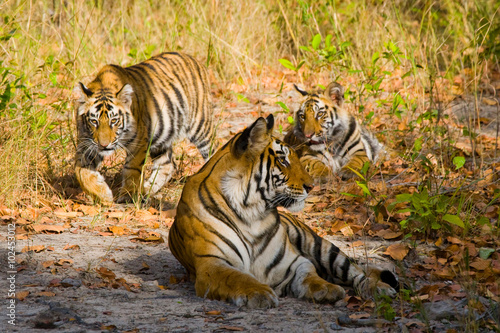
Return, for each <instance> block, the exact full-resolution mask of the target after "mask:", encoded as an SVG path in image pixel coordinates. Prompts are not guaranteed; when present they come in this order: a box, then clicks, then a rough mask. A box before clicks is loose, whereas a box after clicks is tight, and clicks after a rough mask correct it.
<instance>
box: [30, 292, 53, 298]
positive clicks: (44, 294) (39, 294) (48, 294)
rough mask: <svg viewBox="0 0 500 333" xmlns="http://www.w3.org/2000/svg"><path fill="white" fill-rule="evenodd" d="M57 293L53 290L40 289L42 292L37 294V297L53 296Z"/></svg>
mask: <svg viewBox="0 0 500 333" xmlns="http://www.w3.org/2000/svg"><path fill="white" fill-rule="evenodd" d="M55 295H56V294H55V293H53V292H52V291H40V292H38V293H36V294H35V296H37V297H40V296H46V297H53V296H55Z"/></svg>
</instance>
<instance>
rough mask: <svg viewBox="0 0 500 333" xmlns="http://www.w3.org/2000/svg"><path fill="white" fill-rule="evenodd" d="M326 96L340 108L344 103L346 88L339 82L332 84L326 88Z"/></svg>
mask: <svg viewBox="0 0 500 333" xmlns="http://www.w3.org/2000/svg"><path fill="white" fill-rule="evenodd" d="M325 96H326V97H327V98H329V99H331V100H332V101H333V102H334V103H335V104H337V105H338V106H342V103H344V87H342V85H340V83H338V82H332V83H330V84H329V85H328V87H326V89H325Z"/></svg>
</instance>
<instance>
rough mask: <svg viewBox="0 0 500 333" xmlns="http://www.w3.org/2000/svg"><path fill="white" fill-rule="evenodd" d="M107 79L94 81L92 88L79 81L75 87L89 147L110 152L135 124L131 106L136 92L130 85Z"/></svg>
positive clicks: (79, 122) (81, 126)
mask: <svg viewBox="0 0 500 333" xmlns="http://www.w3.org/2000/svg"><path fill="white" fill-rule="evenodd" d="M104 81H106V80H100V81H93V82H91V83H90V84H89V86H88V87H86V86H85V85H84V84H83V83H81V82H79V83H78V84H77V85H76V87H75V89H74V92H75V94H76V96H77V99H76V102H75V107H76V115H77V126H78V131H79V133H80V135H81V138H80V139H82V142H81V144H82V145H83V147H85V150H86V151H88V150H89V149H90V150H91V151H92V152H95V153H98V154H100V155H109V154H111V153H112V152H113V151H114V150H116V149H117V148H118V147H119V146H120V140H121V139H123V136H124V135H125V134H126V133H127V132H128V130H129V128H130V127H131V126H132V125H133V121H134V120H133V117H132V115H131V111H130V108H131V105H132V95H133V93H134V91H133V89H132V86H131V85H130V84H124V85H123V84H121V85H120V84H118V83H117V82H116V80H111V82H107V83H106V82H104ZM118 82H119V81H118Z"/></svg>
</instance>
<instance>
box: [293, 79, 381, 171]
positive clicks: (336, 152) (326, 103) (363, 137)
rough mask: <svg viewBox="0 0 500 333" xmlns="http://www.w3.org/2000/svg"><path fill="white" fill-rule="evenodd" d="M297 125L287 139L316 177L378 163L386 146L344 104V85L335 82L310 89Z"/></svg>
mask: <svg viewBox="0 0 500 333" xmlns="http://www.w3.org/2000/svg"><path fill="white" fill-rule="evenodd" d="M294 87H295V89H296V90H297V91H298V92H299V93H300V94H301V95H302V96H305V100H304V101H303V102H302V103H301V105H300V107H299V109H298V110H297V112H295V117H294V125H293V127H292V128H291V129H290V130H289V131H288V133H287V134H286V135H285V138H284V141H285V142H286V143H288V144H290V145H292V147H294V148H295V149H296V151H297V153H298V154H299V158H300V161H301V163H302V164H303V165H304V166H305V168H306V170H307V171H308V172H309V173H310V174H311V175H312V176H313V178H314V179H316V180H320V181H326V180H327V179H328V178H329V177H330V176H331V175H332V174H339V175H340V176H342V178H349V177H350V176H352V175H353V174H354V172H353V170H355V171H357V172H359V170H361V169H362V168H363V166H364V164H365V163H366V162H368V161H370V162H371V163H375V162H376V161H377V160H378V159H379V157H380V156H381V154H382V153H383V152H384V151H385V148H384V146H383V145H382V144H381V143H380V142H379V141H378V140H377V138H376V137H375V136H374V135H373V134H372V133H370V132H369V131H368V130H367V129H366V128H364V127H363V126H361V125H360V124H359V122H358V121H357V120H356V118H355V117H354V116H353V115H352V114H350V113H349V112H348V111H347V110H346V109H345V108H344V107H343V102H344V87H342V85H340V84H339V83H338V82H331V83H330V84H329V85H328V86H327V87H326V89H325V90H324V91H321V90H320V91H315V92H311V93H309V92H307V91H305V90H303V89H301V88H299V87H298V86H296V85H294Z"/></svg>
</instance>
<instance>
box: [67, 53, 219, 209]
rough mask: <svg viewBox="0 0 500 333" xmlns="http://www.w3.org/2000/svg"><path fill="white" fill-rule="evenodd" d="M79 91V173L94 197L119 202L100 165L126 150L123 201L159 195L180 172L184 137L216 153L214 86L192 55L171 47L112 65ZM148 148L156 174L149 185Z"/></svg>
mask: <svg viewBox="0 0 500 333" xmlns="http://www.w3.org/2000/svg"><path fill="white" fill-rule="evenodd" d="M74 91H75V93H76V95H77V100H76V103H75V108H76V119H77V129H78V146H77V151H76V157H75V160H76V162H75V172H76V177H77V179H78V182H79V183H80V186H81V187H82V189H83V190H84V191H85V192H87V193H88V194H90V195H91V196H92V197H93V198H94V199H97V200H99V201H101V202H104V203H111V202H113V193H112V192H111V189H110V188H109V186H108V185H107V184H106V181H105V179H104V177H103V176H102V175H101V174H100V173H99V171H98V168H99V166H100V165H101V163H102V161H103V159H104V157H105V156H107V155H110V154H112V153H113V152H115V151H116V150H117V149H118V148H122V149H124V150H125V151H126V152H127V157H126V160H125V165H124V167H123V173H122V175H123V182H122V187H121V189H120V192H119V195H118V202H124V201H128V200H129V199H130V198H131V196H133V195H135V194H142V193H146V194H154V193H156V192H158V191H159V190H160V189H161V187H162V186H163V185H164V184H166V183H167V182H168V181H169V180H170V178H171V176H172V174H173V172H174V170H175V163H174V161H173V159H172V144H173V143H174V142H175V141H177V140H179V139H181V138H183V137H187V138H188V139H189V140H190V141H191V142H192V143H194V144H195V145H196V147H197V148H198V150H199V151H200V153H201V155H202V156H203V158H204V159H205V160H207V158H208V157H209V153H210V149H211V147H210V144H211V139H212V137H213V126H212V113H213V111H212V105H211V96H210V83H209V79H208V74H207V71H206V69H205V68H204V67H203V65H201V64H200V63H199V62H197V61H196V60H195V59H194V58H192V57H191V56H189V55H186V54H180V53H175V52H170V53H162V54H160V55H157V56H155V57H153V58H151V59H149V60H146V61H144V62H142V63H139V64H137V65H134V66H130V67H126V68H123V67H120V66H117V65H107V66H105V67H104V68H102V69H101V70H100V72H99V73H98V74H97V76H96V78H95V79H94V80H93V81H92V82H90V83H89V84H88V85H87V86H85V85H84V84H83V83H81V82H80V83H78V84H77V85H76V87H75V89H74ZM148 153H149V156H150V157H151V158H152V160H153V166H152V173H151V176H150V177H149V179H148V180H147V181H144V182H143V179H142V177H143V166H144V163H145V160H146V157H147V154H148ZM143 183H144V186H142V184H143Z"/></svg>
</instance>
